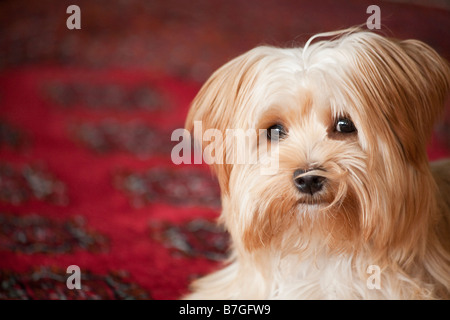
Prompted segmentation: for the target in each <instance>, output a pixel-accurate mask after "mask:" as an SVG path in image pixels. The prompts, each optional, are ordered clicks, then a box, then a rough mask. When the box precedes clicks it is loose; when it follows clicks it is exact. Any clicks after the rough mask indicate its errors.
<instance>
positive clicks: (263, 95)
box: [186, 30, 450, 299]
mask: <svg viewBox="0 0 450 320" xmlns="http://www.w3.org/2000/svg"><path fill="white" fill-rule="evenodd" d="M329 35H336V36H337V37H335V38H333V39H331V40H324V41H320V42H314V43H313V42H312V40H315V39H316V38H317V37H321V36H329ZM449 89H450V69H449V65H448V63H447V62H446V61H445V60H443V59H442V58H441V57H440V56H439V55H438V54H437V53H436V52H435V51H434V50H433V49H432V48H430V47H429V46H428V45H426V44H424V43H422V42H420V41H416V40H406V41H399V40H395V39H389V38H385V37H383V36H380V35H378V34H375V33H372V32H365V31H361V30H346V31H339V32H335V33H331V34H323V35H318V36H315V37H313V38H312V39H311V41H309V42H308V43H307V44H306V45H305V47H304V48H284V49H283V48H274V47H268V46H264V47H258V48H255V49H253V50H251V51H249V52H247V53H245V54H243V55H241V56H240V57H238V58H236V59H234V60H232V61H230V62H229V63H227V64H226V65H224V66H223V67H221V68H220V69H219V70H217V71H216V72H215V73H214V74H213V75H212V76H211V78H210V79H209V80H208V81H207V82H206V83H205V85H204V86H203V88H202V89H201V90H200V92H199V93H198V95H197V97H196V98H195V100H194V101H193V104H192V107H191V109H190V111H189V114H188V117H187V120H186V128H187V129H188V130H192V128H193V123H194V121H202V125H203V131H204V130H207V129H208V128H215V129H218V130H220V131H221V132H223V133H224V134H225V132H226V129H229V128H239V129H244V130H247V129H256V130H258V129H267V128H269V127H270V126H271V125H273V124H276V123H280V124H282V125H283V126H284V127H285V128H287V136H286V138H285V139H283V140H280V141H278V142H277V146H278V148H279V150H278V153H277V157H278V163H279V169H278V172H277V173H276V174H274V175H262V174H260V172H259V164H256V165H255V164H251V165H250V164H239V165H233V164H229V163H226V161H223V162H222V164H217V163H216V164H212V168H213V170H214V172H215V174H216V175H217V177H218V181H219V183H220V187H221V190H222V207H223V208H222V214H221V216H220V223H222V224H223V225H224V226H225V228H226V229H227V230H228V232H229V233H230V235H231V239H232V246H231V255H230V258H229V261H228V262H227V265H226V266H225V267H224V268H223V269H222V270H220V271H217V272H215V273H213V274H211V275H208V276H206V277H204V278H202V279H199V280H197V281H195V282H194V283H193V286H192V290H193V291H192V293H191V294H189V295H188V296H186V298H188V299H247V298H249V299H303V298H311V299H322V298H324V299H327V298H333V299H334V298H336V299H435V298H444V299H448V298H450V162H449V161H441V162H440V163H436V164H433V165H431V166H430V164H429V162H428V159H427V154H426V144H427V142H428V141H429V139H430V136H431V133H432V128H433V123H434V122H435V121H436V120H437V119H438V116H439V115H440V114H441V112H442V109H443V105H444V102H445V99H446V97H447V95H448V92H449ZM342 116H345V117H348V118H350V119H351V120H352V121H353V123H354V124H355V127H356V129H357V132H355V133H352V134H339V133H336V132H335V130H334V127H335V123H336V119H338V118H339V117H342ZM201 143H203V147H206V145H207V143H205V142H204V141H203V142H201ZM269 144H270V141H269ZM252 147H253V149H252V150H256V149H257V147H256V146H252ZM226 152H227V153H230V152H233V150H227V151H226ZM225 156H226V153H225V154H224V157H225ZM268 157H271V155H270V154H269V153H266V154H262V155H260V159H259V160H261V161H262V160H264V158H268ZM266 160H267V159H266ZM299 168H300V169H305V170H313V172H315V173H316V174H318V175H320V176H322V177H324V178H326V181H327V183H326V185H324V187H323V190H321V191H320V192H319V193H318V194H314V195H305V194H301V193H300V192H299V191H298V190H297V189H296V188H295V186H294V184H293V172H294V171H295V170H297V169H299ZM309 173H310V172H309ZM370 265H376V266H379V268H380V270H381V288H380V289H370V288H369V287H368V286H367V278H368V277H369V276H370V274H368V273H367V267H368V266H370Z"/></svg>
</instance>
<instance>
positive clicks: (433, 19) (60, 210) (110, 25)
mask: <svg viewBox="0 0 450 320" xmlns="http://www.w3.org/2000/svg"><path fill="white" fill-rule="evenodd" d="M77 3H78V4H79V6H80V8H81V10H82V30H78V31H69V30H67V28H66V27H65V19H66V18H67V16H68V15H67V14H66V13H65V8H67V6H68V5H69V4H72V3H69V2H64V1H53V2H52V1H39V2H35V3H33V4H31V3H29V2H27V4H26V5H25V4H24V1H3V2H1V3H0V30H1V31H0V32H1V34H0V68H1V69H0V72H1V73H0V299H177V298H179V297H180V296H181V295H182V294H183V293H185V292H186V290H187V285H188V284H189V283H190V281H191V280H192V279H194V278H196V277H197V276H199V275H202V274H205V273H207V272H209V271H211V270H213V269H214V268H216V267H217V265H218V263H219V262H218V261H219V260H222V259H223V258H224V257H226V249H227V243H228V242H227V241H228V239H227V236H226V234H224V233H223V232H222V231H221V230H220V229H218V228H217V227H216V226H215V225H214V223H213V222H214V221H215V219H216V218H217V216H218V212H219V211H220V196H219V190H218V186H217V183H216V182H215V181H214V179H213V178H212V177H211V174H210V172H209V170H208V168H206V167H204V166H198V165H195V166H194V165H191V166H176V165H174V164H172V162H171V159H170V152H171V148H172V146H173V145H174V144H175V143H173V142H171V141H170V136H171V133H172V131H173V130H174V129H176V128H181V127H182V126H183V124H184V119H185V116H186V113H187V110H188V107H189V103H190V101H191V100H192V99H193V97H194V96H195V94H196V93H197V91H198V89H199V88H200V85H201V83H202V82H203V81H204V80H206V78H207V77H208V75H209V74H210V73H211V72H212V71H213V70H214V69H215V68H217V67H218V66H220V65H221V64H223V63H225V62H226V61H227V60H228V59H229V58H232V57H234V56H235V55H237V54H239V53H241V52H243V51H245V50H247V49H250V48H251V47H253V46H255V45H258V44H261V43H271V44H279V45H292V43H293V42H299V43H302V42H304V41H305V40H306V39H307V36H308V35H309V34H312V33H315V32H319V31H326V30H332V29H337V28H342V27H347V26H352V25H355V24H359V23H362V22H364V21H365V19H367V14H365V8H367V6H368V5H369V4H372V3H369V2H361V1H349V2H348V3H347V4H346V5H337V4H336V1H318V2H313V4H311V2H308V1H289V0H286V1H282V2H279V3H278V4H277V5H276V4H275V2H271V1H260V2H258V3H260V7H259V10H254V7H253V6H252V5H250V2H248V1H242V2H239V1H199V2H195V5H194V4H190V5H187V3H189V2H188V1H161V2H154V1H148V2H147V1H142V2H139V1H130V2H129V3H128V2H120V1H98V2H97V1H96V2H95V3H92V1H79V2H77ZM124 3H126V4H124ZM379 5H380V7H381V9H382V15H383V17H384V18H383V19H384V20H383V24H384V25H385V26H386V30H387V31H386V32H387V33H389V34H392V35H394V36H397V37H401V38H418V39H421V40H423V41H425V42H427V43H429V44H430V45H432V46H433V47H434V48H436V50H438V51H439V52H440V53H441V54H442V55H444V56H446V57H447V58H449V57H450V43H449V40H448V39H450V31H449V30H450V11H449V10H448V9H445V8H424V7H420V6H414V5H401V4H394V3H390V2H381V3H380V4H379ZM418 17H420V18H421V19H420V20H419V19H418ZM449 123H450V114H449V113H447V116H446V117H445V118H443V121H442V123H441V124H439V126H438V127H437V129H436V134H435V137H434V139H433V141H432V143H431V144H430V147H429V156H430V159H438V158H441V157H444V156H448V155H450V152H449V150H450V148H449V147H448V146H450V129H449ZM70 265H77V266H79V267H80V269H81V285H82V289H81V290H69V289H68V288H67V286H66V279H67V277H68V274H67V273H66V269H67V267H68V266H70Z"/></svg>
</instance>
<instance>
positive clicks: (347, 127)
mask: <svg viewBox="0 0 450 320" xmlns="http://www.w3.org/2000/svg"><path fill="white" fill-rule="evenodd" d="M334 130H335V132H339V133H353V132H356V127H355V125H354V124H353V122H352V121H351V120H350V119H348V118H339V119H338V120H337V121H336V126H335V128H334Z"/></svg>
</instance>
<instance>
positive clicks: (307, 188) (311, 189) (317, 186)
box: [294, 170, 326, 195]
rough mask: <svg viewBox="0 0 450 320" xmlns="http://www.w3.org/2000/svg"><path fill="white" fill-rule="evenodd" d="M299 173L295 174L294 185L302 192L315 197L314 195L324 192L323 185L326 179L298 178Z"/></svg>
mask: <svg viewBox="0 0 450 320" xmlns="http://www.w3.org/2000/svg"><path fill="white" fill-rule="evenodd" d="M297 171H298V170H297ZM297 171H296V172H295V173H294V184H295V186H296V187H297V189H298V190H299V191H300V192H302V193H309V194H310V195H313V194H314V193H316V192H318V191H320V190H322V187H323V184H324V182H325V180H326V178H325V177H322V176H315V175H306V176H302V177H296V176H298V172H297ZM303 172H304V171H303ZM296 173H297V174H296ZM300 173H301V172H300Z"/></svg>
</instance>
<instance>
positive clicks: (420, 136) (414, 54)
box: [352, 32, 450, 165]
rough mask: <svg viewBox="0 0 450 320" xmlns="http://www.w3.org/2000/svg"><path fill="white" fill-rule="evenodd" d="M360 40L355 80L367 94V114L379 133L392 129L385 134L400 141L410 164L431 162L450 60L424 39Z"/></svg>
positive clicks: (447, 86) (367, 37)
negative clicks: (430, 148) (428, 152)
mask: <svg viewBox="0 0 450 320" xmlns="http://www.w3.org/2000/svg"><path fill="white" fill-rule="evenodd" d="M358 36H359V38H358V39H357V41H356V43H357V44H356V46H352V47H353V48H354V49H356V50H355V51H356V54H355V55H354V57H355V58H356V59H354V61H355V68H354V70H355V71H356V72H355V73H354V77H353V80H352V82H353V83H354V84H355V92H356V93H357V94H363V95H364V101H365V103H366V108H360V110H363V109H364V110H363V112H364V113H365V114H363V115H362V116H364V118H365V119H368V122H370V126H371V127H372V128H373V129H374V130H372V131H373V132H378V133H381V132H383V131H386V130H390V132H391V134H384V135H383V136H384V137H390V138H392V141H397V143H394V144H391V145H396V144H397V145H398V146H399V148H400V153H401V154H402V155H403V157H404V159H405V160H407V161H410V162H411V163H413V164H415V165H416V164H418V163H422V162H423V161H426V160H427V159H426V152H425V148H426V145H427V143H428V142H429V139H430V137H431V133H432V130H433V125H434V123H435V121H436V120H437V118H438V116H439V115H440V114H441V112H442V111H443V109H444V104H445V100H446V98H447V96H448V93H449V90H450V67H449V64H448V62H447V61H446V60H445V59H443V58H442V57H440V56H439V54H438V53H437V52H436V51H435V50H433V49H432V48H431V47H430V46H428V45H426V44H425V43H423V42H421V41H418V40H405V41H398V40H395V39H388V38H385V37H382V36H379V35H377V34H374V33H368V32H364V33H361V34H360V35H358ZM361 49H362V50H361ZM374 141H376V137H374ZM392 141H391V142H392Z"/></svg>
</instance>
